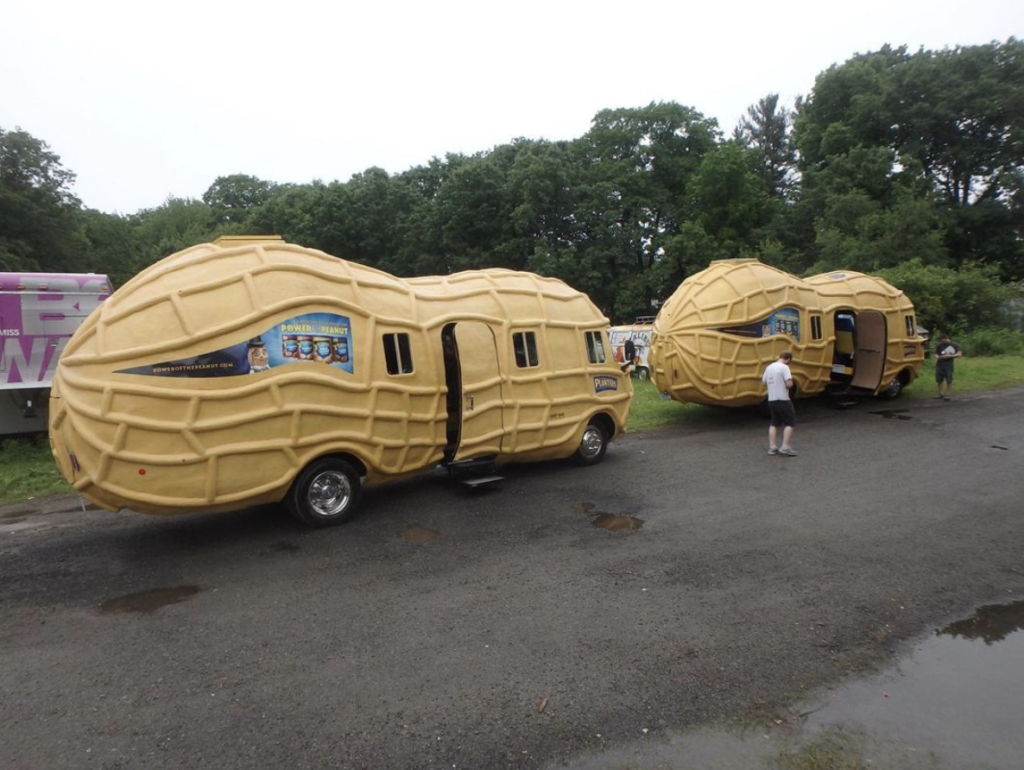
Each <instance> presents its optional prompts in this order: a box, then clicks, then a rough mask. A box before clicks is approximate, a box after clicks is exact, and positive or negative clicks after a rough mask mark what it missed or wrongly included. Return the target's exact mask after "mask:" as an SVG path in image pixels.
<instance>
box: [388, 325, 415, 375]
mask: <svg viewBox="0 0 1024 770" xmlns="http://www.w3.org/2000/svg"><path fill="white" fill-rule="evenodd" d="M384 362H385V363H386V364H387V367H388V374H411V373H412V351H411V350H410V348H409V335H408V334H405V333H401V334H385V335H384Z"/></svg>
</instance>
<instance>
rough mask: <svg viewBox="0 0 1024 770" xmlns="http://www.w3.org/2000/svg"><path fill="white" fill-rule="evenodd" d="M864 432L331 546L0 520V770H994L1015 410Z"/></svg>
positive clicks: (806, 438)
mask: <svg viewBox="0 0 1024 770" xmlns="http://www.w3.org/2000/svg"><path fill="white" fill-rule="evenodd" d="M893 406H894V405H892V404H887V405H886V407H887V408H888V409H892V407H893ZM879 407H880V405H879V404H877V403H864V404H854V405H852V406H850V407H848V408H846V409H843V410H835V409H824V408H821V409H816V408H815V407H814V406H813V405H803V404H799V405H798V411H799V414H798V419H799V421H800V422H799V426H798V430H797V434H796V441H795V445H796V446H797V448H798V450H799V452H800V455H799V457H796V458H793V459H792V460H788V461H786V462H784V463H781V462H778V461H776V460H775V459H774V458H772V457H768V456H767V455H766V454H765V452H764V448H765V444H766V438H767V436H766V425H765V423H764V421H763V420H762V419H760V418H757V417H756V416H752V415H747V414H743V413H738V412H722V411H721V410H700V411H698V412H696V413H695V414H694V416H693V419H689V418H687V420H685V421H683V422H682V423H680V425H678V426H676V427H674V428H672V429H670V430H665V431H660V432H656V433H650V434H642V435H635V436H632V435H631V436H626V437H624V438H623V439H622V440H620V441H617V442H616V443H615V444H613V445H612V447H611V448H610V450H609V452H608V455H607V457H606V458H605V461H604V463H603V464H602V465H601V466H599V467H596V468H577V467H575V466H572V465H569V464H564V463H541V464H535V465H523V466H509V467H507V468H503V470H502V473H503V475H504V476H505V480H504V481H503V483H502V485H501V487H500V488H495V489H494V491H488V492H487V493H485V494H481V493H479V492H475V493H472V494H468V493H466V492H465V491H464V490H462V489H461V488H460V487H459V486H458V485H455V484H452V483H451V481H450V479H449V478H448V477H447V474H445V473H443V472H442V471H438V472H437V473H430V474H424V475H422V476H420V477H417V478H415V479H409V480H406V481H402V482H398V483H395V484H392V485H389V486H384V487H379V488H374V489H367V490H366V492H365V494H364V496H363V507H362V509H361V511H360V512H359V514H358V515H356V516H355V517H354V518H353V519H352V521H350V522H348V523H346V524H345V525H343V526H341V527H338V528H335V529H330V530H316V531H314V530H305V529H303V528H301V527H300V526H299V525H298V524H297V523H296V522H295V521H294V520H292V519H291V518H290V517H288V516H287V515H285V513H284V512H283V511H282V510H280V509H279V508H277V507H275V506H266V507H264V508H258V509H250V510H246V511H239V512H236V513H229V514H223V515H211V516H199V515H194V516H188V515H186V516H178V517H169V518H160V517H146V516H141V515H138V514H134V513H131V512H127V511H126V512H122V513H117V514H112V513H107V512H104V511H97V510H94V509H90V508H88V507H86V508H85V509H83V507H82V506H81V504H80V502H79V501H78V500H77V499H76V498H66V499H61V500H46V501H26V502H25V503H20V504H18V505H15V506H4V507H0V662H2V665H0V692H2V693H3V697H2V698H0V768H3V770H6V768H8V767H10V768H13V769H14V770H22V768H26V769H27V770H34V768H45V769H46V770H51V768H53V769H54V770H57V769H60V768H83V767H95V768H100V769H106V768H109V769H110V770H114V769H115V768H137V767H138V768H146V770H179V768H182V767H217V768H222V769H223V770H243V768H245V769H246V770H248V769H249V768H256V767H309V768H316V767H331V768H337V769H338V770H349V769H351V770H362V769H363V768H373V769H374V770H375V769H376V768H388V770H423V769H424V768H444V769H445V770H449V769H450V768H453V767H454V768H474V769H475V768H485V769H486V770H491V768H516V769H518V768H552V769H553V770H554V769H556V768H561V767H594V768H616V769H618V768H623V770H625V769H626V768H628V769H629V770H654V769H655V768H661V767H665V768H672V769H673V770H675V769H676V768H683V769H685V768H693V767H696V768H704V769H707V768H716V767H718V768H722V767H724V768H729V770H747V768H750V769H751V770H765V769H766V768H768V769H779V768H781V769H782V770H824V769H825V768H828V770H837V769H838V768H843V770H845V769H846V768H857V770H861V768H868V767H870V768H873V769H877V768H886V769H887V770H895V769H896V768H899V770H918V768H921V769H922V770H924V768H927V769H928V770H978V769H979V768H989V769H990V770H991V768H996V769H997V770H1003V768H1010V767H1017V766H1019V765H1017V766H1015V765H1014V764H1013V762H1014V761H1015V760H1016V758H1018V757H1021V756H1024V745H1022V741H1024V730H1021V729H1020V728H1019V724H1015V723H1014V722H1013V721H1012V720H1013V719H1015V717H1016V708H1017V707H1016V703H1017V702H1019V698H1017V699H1016V700H1015V693H1019V692H1021V691H1022V684H1021V681H1020V678H1019V677H1020V673H1021V663H1020V660H1021V659H1022V658H1024V655H1022V654H1021V649H1020V645H1021V639H1020V633H1021V631H1020V628H1019V625H1020V604H1019V602H1020V601H1021V600H1022V598H1024V567H1022V564H1021V553H1022V552H1024V526H1022V523H1021V521H1022V520H1021V511H1022V509H1021V502H1020V501H1021V499H1022V498H1024V480H1022V474H1021V467H1022V465H1021V456H1022V453H1024V433H1022V431H1021V430H1020V426H1021V425H1024V391H1020V392H1014V393H1003V394H993V395H992V396H990V397H979V398H962V399H957V400H955V401H953V402H941V401H939V402H930V401H929V402H928V403H926V404H922V403H918V402H913V401H911V402H901V403H899V405H898V407H895V408H896V409H898V410H899V412H898V414H901V415H903V416H905V417H909V418H910V419H900V418H899V417H896V418H892V417H887V416H885V415H878V414H874V413H873V412H877V411H879ZM904 410H905V411H904ZM605 527H608V528H605Z"/></svg>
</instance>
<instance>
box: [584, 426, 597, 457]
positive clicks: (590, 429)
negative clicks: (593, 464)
mask: <svg viewBox="0 0 1024 770" xmlns="http://www.w3.org/2000/svg"><path fill="white" fill-rule="evenodd" d="M601 443H602V439H601V431H599V430H598V429H597V428H595V427H594V426H593V425H588V426H587V429H586V430H585V431H583V440H582V441H580V454H582V455H583V456H584V457H586V458H588V459H589V458H591V457H597V455H598V454H600V452H601Z"/></svg>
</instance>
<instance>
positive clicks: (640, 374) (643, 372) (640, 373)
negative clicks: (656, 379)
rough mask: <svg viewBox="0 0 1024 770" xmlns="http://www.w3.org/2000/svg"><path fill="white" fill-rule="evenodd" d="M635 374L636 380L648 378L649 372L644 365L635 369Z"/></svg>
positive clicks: (649, 376)
mask: <svg viewBox="0 0 1024 770" xmlns="http://www.w3.org/2000/svg"><path fill="white" fill-rule="evenodd" d="M636 376H637V379H638V380H649V379H650V378H651V372H650V370H649V369H648V368H647V367H646V366H641V367H639V368H638V369H637V370H636Z"/></svg>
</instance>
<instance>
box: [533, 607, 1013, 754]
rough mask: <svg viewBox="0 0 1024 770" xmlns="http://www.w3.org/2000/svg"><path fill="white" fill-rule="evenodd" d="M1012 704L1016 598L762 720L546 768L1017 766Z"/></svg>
mask: <svg viewBox="0 0 1024 770" xmlns="http://www.w3.org/2000/svg"><path fill="white" fill-rule="evenodd" d="M1022 706H1024V600H1022V601H1015V602H1009V603H1007V604H1000V605H986V606H984V607H980V608H979V609H978V610H977V612H976V613H975V614H973V615H972V616H970V617H968V618H964V619H961V620H958V621H955V622H953V623H950V624H948V625H946V626H944V627H942V628H940V629H938V630H936V631H934V632H933V633H930V634H929V635H928V636H926V637H924V638H922V639H920V640H919V641H918V642H917V643H916V644H914V645H912V647H911V649H910V650H909V651H908V652H907V653H905V654H904V655H903V656H901V658H900V660H899V661H898V663H897V664H896V665H894V666H891V667H889V668H887V669H885V670H884V671H882V672H880V673H877V674H874V675H871V676H867V677H863V678H858V679H855V680H853V681H850V682H848V683H846V684H844V685H842V686H840V687H837V688H835V689H834V690H832V691H830V692H828V693H826V694H823V695H821V696H819V697H818V698H816V699H810V700H805V701H801V702H798V703H796V704H794V705H793V706H791V707H790V708H789V709H787V710H786V711H785V712H784V713H783V712H780V713H779V714H777V715H776V716H775V718H774V719H771V720H767V721H766V723H765V724H763V725H758V726H751V725H747V726H745V727H734V728H733V729H721V730H708V729H702V730H695V731H690V732H685V733H670V734H668V735H663V736H659V737H657V738H655V737H654V736H651V738H650V739H646V740H642V741H637V742H635V743H634V744H633V745H631V746H629V747H619V748H616V749H614V750H611V751H608V752H603V753H594V754H592V755H590V756H587V757H585V758H583V759H581V760H579V761H577V762H575V763H571V764H569V765H552V767H568V768H571V769H572V770H626V769H627V768H647V769H651V770H653V769H654V768H700V770H735V769H736V768H766V769H767V768H777V769H778V770H789V769H791V770H835V769H836V768H849V769H850V770H854V769H856V768H868V767H870V768H875V769H876V770H916V769H918V768H920V769H921V770H924V769H925V768H929V769H931V770H943V769H946V770H951V769H953V768H955V769H956V770H1020V768H1021V767H1024V715H1022Z"/></svg>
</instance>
